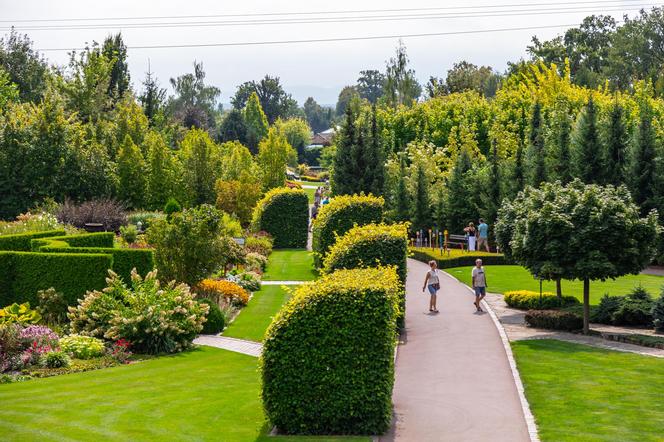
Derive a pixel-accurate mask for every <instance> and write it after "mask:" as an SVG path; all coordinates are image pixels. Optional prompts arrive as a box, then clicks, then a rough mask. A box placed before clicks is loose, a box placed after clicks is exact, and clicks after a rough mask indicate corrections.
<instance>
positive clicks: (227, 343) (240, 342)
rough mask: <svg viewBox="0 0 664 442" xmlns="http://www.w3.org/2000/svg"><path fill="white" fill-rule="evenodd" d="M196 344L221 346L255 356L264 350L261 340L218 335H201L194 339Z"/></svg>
mask: <svg viewBox="0 0 664 442" xmlns="http://www.w3.org/2000/svg"><path fill="white" fill-rule="evenodd" d="M194 344H198V345H207V346H208V347H216V348H221V349H224V350H229V351H234V352H236V353H242V354H245V355H249V356H255V357H258V356H260V355H261V351H263V344H261V343H260V342H254V341H245V340H244V339H237V338H229V337H226V336H217V335H200V336H199V337H197V338H196V339H194Z"/></svg>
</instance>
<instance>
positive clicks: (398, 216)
mask: <svg viewBox="0 0 664 442" xmlns="http://www.w3.org/2000/svg"><path fill="white" fill-rule="evenodd" d="M409 212H410V197H409V196H408V187H407V186H406V161H405V160H404V159H403V158H400V159H399V177H398V181H397V186H396V189H395V195H394V220H395V221H408V220H409V219H410V213H409Z"/></svg>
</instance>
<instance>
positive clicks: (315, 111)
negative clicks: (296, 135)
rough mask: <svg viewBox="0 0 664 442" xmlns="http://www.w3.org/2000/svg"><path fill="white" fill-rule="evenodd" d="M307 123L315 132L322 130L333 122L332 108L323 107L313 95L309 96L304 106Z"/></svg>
mask: <svg viewBox="0 0 664 442" xmlns="http://www.w3.org/2000/svg"><path fill="white" fill-rule="evenodd" d="M302 108H303V110H304V115H305V117H306V119H307V123H309V126H311V130H313V131H314V132H322V131H324V130H325V129H327V128H329V127H330V124H331V123H332V109H331V108H329V107H326V108H324V107H322V106H321V105H320V104H318V103H316V100H314V99H313V97H309V98H307V100H306V101H305V102H304V105H303V106H302Z"/></svg>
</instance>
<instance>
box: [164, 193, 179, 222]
mask: <svg viewBox="0 0 664 442" xmlns="http://www.w3.org/2000/svg"><path fill="white" fill-rule="evenodd" d="M178 212H182V206H180V203H178V200H176V199H175V198H169V199H168V201H166V205H165V206H164V213H165V214H166V216H167V217H168V218H170V217H171V216H172V215H173V214H174V213H178Z"/></svg>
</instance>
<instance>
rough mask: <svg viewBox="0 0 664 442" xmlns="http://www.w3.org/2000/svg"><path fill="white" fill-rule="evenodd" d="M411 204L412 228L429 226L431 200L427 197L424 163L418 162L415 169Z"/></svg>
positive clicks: (427, 183) (425, 228) (427, 185)
mask: <svg viewBox="0 0 664 442" xmlns="http://www.w3.org/2000/svg"><path fill="white" fill-rule="evenodd" d="M414 178H415V183H414V187H415V188H414V191H415V195H413V196H414V198H413V205H412V207H411V220H412V229H413V230H414V231H418V230H421V229H424V230H427V229H429V228H430V227H431V200H430V198H429V182H428V180H427V176H426V173H425V171H424V165H423V164H422V163H418V164H417V166H416V169H415V177H414Z"/></svg>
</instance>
